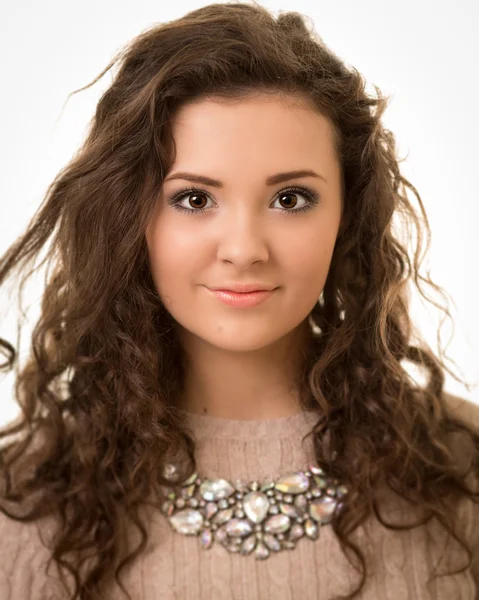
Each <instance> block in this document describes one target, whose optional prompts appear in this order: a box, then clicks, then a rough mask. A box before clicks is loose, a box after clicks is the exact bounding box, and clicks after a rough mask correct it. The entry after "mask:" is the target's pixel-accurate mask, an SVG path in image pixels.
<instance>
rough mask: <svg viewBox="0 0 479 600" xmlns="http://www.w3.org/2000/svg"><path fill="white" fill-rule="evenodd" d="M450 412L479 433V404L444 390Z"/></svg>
mask: <svg viewBox="0 0 479 600" xmlns="http://www.w3.org/2000/svg"><path fill="white" fill-rule="evenodd" d="M443 397H444V401H445V404H446V408H447V411H448V413H449V414H450V415H451V416H452V417H454V418H456V419H458V420H459V421H462V422H463V423H465V424H466V425H468V426H469V427H471V428H472V429H474V430H475V431H477V432H478V433H479V405H478V404H476V403H475V402H472V401H471V400H466V399H465V398H462V397H461V396H456V395H454V394H451V393H450V392H443Z"/></svg>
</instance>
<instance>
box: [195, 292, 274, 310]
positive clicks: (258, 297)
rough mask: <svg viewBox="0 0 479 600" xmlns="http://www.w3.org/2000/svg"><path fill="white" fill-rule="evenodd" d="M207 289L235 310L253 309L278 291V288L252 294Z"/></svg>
mask: <svg viewBox="0 0 479 600" xmlns="http://www.w3.org/2000/svg"><path fill="white" fill-rule="evenodd" d="M207 289H208V291H209V292H210V293H211V294H212V295H213V296H214V297H215V298H216V299H217V300H220V302H223V303H224V304H227V305H229V306H233V307H235V308H251V307H253V306H258V305H259V304H262V303H263V302H264V301H265V300H268V299H269V298H270V297H271V296H272V295H273V293H274V292H275V291H276V288H275V289H273V290H255V291H252V292H234V291H232V290H211V289H210V288H207Z"/></svg>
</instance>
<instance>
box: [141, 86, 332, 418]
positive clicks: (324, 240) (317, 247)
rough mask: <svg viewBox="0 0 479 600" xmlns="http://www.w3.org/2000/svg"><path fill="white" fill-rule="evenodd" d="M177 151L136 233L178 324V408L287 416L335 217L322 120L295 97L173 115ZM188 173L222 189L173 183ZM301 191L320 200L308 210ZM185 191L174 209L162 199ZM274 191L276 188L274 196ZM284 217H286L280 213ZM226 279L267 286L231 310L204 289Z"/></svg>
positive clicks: (293, 408)
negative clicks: (263, 294) (302, 173)
mask: <svg viewBox="0 0 479 600" xmlns="http://www.w3.org/2000/svg"><path fill="white" fill-rule="evenodd" d="M173 135H174V138H175V143H176V148H177V155H176V159H175V163H174V165H173V166H172V169H171V170H170V171H169V172H168V173H167V175H166V178H165V180H164V182H163V186H162V190H161V194H160V197H159V198H158V201H157V203H156V205H155V209H154V213H153V215H152V218H151V221H150V222H149V224H148V228H147V231H146V241H147V246H148V253H149V261H150V268H151V272H152V276H153V280H154V282H155V286H156V289H157V291H158V294H159V296H160V298H161V299H162V301H163V302H164V304H165V306H166V308H167V309H168V311H169V312H170V313H171V315H172V316H173V317H174V319H175V321H176V322H177V323H178V334H179V337H180V341H181V343H182V345H183V347H184V348H185V350H186V354H187V356H188V363H189V364H188V370H187V371H188V372H187V376H186V380H185V387H184V394H183V396H182V397H181V398H179V399H178V405H179V406H181V407H182V408H184V409H185V410H187V411H189V412H191V413H196V414H208V415H210V416H214V417H219V418H226V419H242V420H249V419H274V418H280V417H286V416H290V415H294V414H296V413H298V412H299V411H300V410H301V408H300V403H299V397H298V394H297V393H296V391H295V386H294V383H293V382H294V378H295V376H296V375H297V374H298V373H299V369H300V368H301V364H302V359H303V351H304V348H305V347H306V346H305V344H307V342H308V339H309V337H310V336H311V335H312V334H311V327H310V325H309V322H308V316H309V314H310V312H311V310H312V308H313V306H314V305H315V303H316V302H317V301H318V298H319V296H320V295H321V292H322V289H323V287H324V283H325V281H326V278H327V274H328V271H329V267H330V263H331V257H332V253H333V250H334V245H335V241H336V238H337V234H338V230H339V226H340V222H341V216H342V198H341V184H340V177H341V173H340V164H339V161H338V158H337V156H336V153H335V150H334V146H333V135H332V127H331V124H330V123H329V121H328V120H327V119H326V118H325V117H324V116H322V115H321V114H319V113H318V112H316V111H313V110H312V109H311V108H310V107H308V106H307V105H306V103H303V102H301V101H300V100H299V99H298V98H296V99H295V98H293V97H282V96H276V95H266V94H258V95H257V96H256V97H254V98H249V99H246V100H240V101H235V102H233V103H231V102H225V101H222V100H220V99H215V98H207V99H201V100H196V101H194V102H191V103H188V104H185V105H183V106H182V107H181V109H180V110H179V112H178V113H177V115H176V118H175V120H174V128H173ZM298 169H311V170H313V171H315V172H316V173H318V174H320V175H322V176H323V177H324V178H325V180H326V181H324V180H323V179H321V178H316V177H312V176H307V177H295V178H293V179H289V180H288V181H283V182H281V183H277V184H274V185H267V184H266V182H265V180H266V178H267V177H268V176H270V175H273V174H276V173H279V172H283V171H292V170H298ZM179 171H188V172H193V173H195V174H201V175H204V176H208V177H211V178H213V179H217V180H219V181H221V182H222V183H223V187H222V188H217V187H213V186H211V185H204V184H203V183H199V182H192V181H186V180H185V179H183V178H182V179H173V178H172V177H173V176H174V174H175V173H177V172H179ZM301 185H306V186H308V187H310V188H312V189H313V190H315V191H317V192H318V194H319V203H318V204H317V205H316V206H314V207H313V208H312V209H311V210H310V211H306V212H302V213H297V214H294V211H295V210H297V208H300V207H301V206H303V205H305V204H307V203H308V198H307V196H305V195H304V194H303V193H302V192H301V193H299V192H289V193H288V195H286V196H285V190H287V189H288V188H289V187H291V186H301ZM191 187H196V188H201V189H203V190H205V191H204V192H202V193H197V192H193V193H189V194H188V195H186V196H184V197H183V199H182V200H180V205H182V206H184V207H186V208H188V209H191V210H193V211H198V209H199V208H205V212H204V213H199V212H196V213H183V212H178V211H177V210H175V208H173V206H171V205H169V204H168V198H169V197H171V196H173V195H174V194H175V193H176V192H178V191H180V190H182V189H188V188H191ZM279 192H282V193H281V194H280V193H279ZM281 209H283V210H284V211H289V212H282V211H281ZM227 281H235V282H256V281H260V282H264V283H267V284H270V285H273V286H277V287H278V289H276V290H275V291H274V292H273V294H272V295H271V297H270V298H269V299H268V300H267V301H266V302H264V303H263V304H260V305H258V306H255V307H253V308H247V309H244V308H243V309H237V308H233V307H230V306H228V305H226V304H223V303H222V302H220V301H219V300H218V299H217V298H216V297H215V296H214V295H213V294H212V292H210V291H209V290H208V289H207V287H205V286H211V287H221V285H222V284H224V283H225V282H227Z"/></svg>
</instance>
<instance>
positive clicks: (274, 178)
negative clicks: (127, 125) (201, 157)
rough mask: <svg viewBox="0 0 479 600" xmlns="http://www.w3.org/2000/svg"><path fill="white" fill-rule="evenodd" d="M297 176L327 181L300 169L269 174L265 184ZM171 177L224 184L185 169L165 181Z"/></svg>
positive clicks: (221, 186)
mask: <svg viewBox="0 0 479 600" xmlns="http://www.w3.org/2000/svg"><path fill="white" fill-rule="evenodd" d="M299 177H318V178H319V179H322V180H323V181H324V182H325V183H328V182H327V181H326V179H325V178H324V177H323V176H322V175H320V174H319V173H316V172H315V171H311V170H310V169H302V170H298V171H286V172H284V173H276V175H270V176H269V177H267V178H266V185H275V184H276V183H281V182H282V181H289V180H290V179H296V178H299ZM171 179H186V180H187V181H197V182H199V183H203V184H204V185H209V186H211V187H217V188H223V187H224V184H223V183H222V182H221V181H218V180H217V179H212V178H211V177H206V176H204V175H197V174H195V173H187V172H186V171H181V172H178V173H173V174H172V175H170V176H169V177H167V178H166V179H165V181H169V180H171Z"/></svg>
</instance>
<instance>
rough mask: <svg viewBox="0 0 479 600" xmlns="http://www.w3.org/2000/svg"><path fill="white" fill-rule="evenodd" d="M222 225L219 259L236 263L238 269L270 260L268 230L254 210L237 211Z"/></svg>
mask: <svg viewBox="0 0 479 600" xmlns="http://www.w3.org/2000/svg"><path fill="white" fill-rule="evenodd" d="M220 227H221V231H220V232H219V238H218V240H219V241H218V251H217V257H218V260H220V261H227V262H231V263H234V264H235V265H236V266H237V267H238V269H245V268H247V267H248V266H249V265H250V264H252V263H255V262H258V261H259V262H266V261H267V260H268V257H269V250H268V245H269V244H268V240H267V232H266V230H265V227H264V226H262V223H261V219H260V218H259V217H258V216H257V215H254V214H253V211H251V210H250V211H248V210H243V211H242V212H241V214H238V211H236V213H235V214H232V215H230V218H229V219H228V221H227V222H226V220H225V222H224V223H221V225H220Z"/></svg>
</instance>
